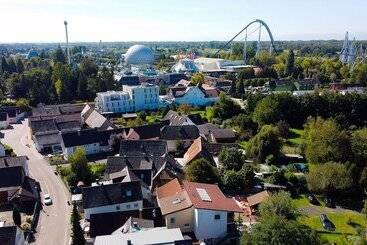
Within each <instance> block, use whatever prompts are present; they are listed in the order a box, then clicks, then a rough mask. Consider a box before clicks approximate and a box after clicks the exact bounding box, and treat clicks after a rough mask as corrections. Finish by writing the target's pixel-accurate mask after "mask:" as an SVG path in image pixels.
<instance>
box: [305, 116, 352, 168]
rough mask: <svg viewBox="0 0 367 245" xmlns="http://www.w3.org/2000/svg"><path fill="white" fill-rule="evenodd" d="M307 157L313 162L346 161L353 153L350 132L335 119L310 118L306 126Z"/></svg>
mask: <svg viewBox="0 0 367 245" xmlns="http://www.w3.org/2000/svg"><path fill="white" fill-rule="evenodd" d="M304 136H305V139H306V141H305V144H306V149H305V153H306V158H307V160H308V161H310V162H312V163H324V162H328V161H336V162H345V161H347V160H348V158H349V157H350V154H351V150H350V140H349V136H348V134H347V133H346V132H345V131H344V130H342V129H341V127H340V126H339V125H338V124H337V123H336V122H335V121H333V120H331V119H329V120H323V119H321V118H317V119H312V120H310V121H309V122H308V123H307V124H306V126H305V134H304Z"/></svg>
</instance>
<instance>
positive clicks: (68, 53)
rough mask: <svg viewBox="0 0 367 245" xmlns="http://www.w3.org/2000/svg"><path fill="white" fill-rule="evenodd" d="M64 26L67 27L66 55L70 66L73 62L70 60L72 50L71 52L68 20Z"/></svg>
mask: <svg viewBox="0 0 367 245" xmlns="http://www.w3.org/2000/svg"><path fill="white" fill-rule="evenodd" d="M64 25H65V35H66V55H67V58H68V64H69V65H70V63H71V60H70V50H69V35H68V22H67V21H66V20H65V21H64Z"/></svg>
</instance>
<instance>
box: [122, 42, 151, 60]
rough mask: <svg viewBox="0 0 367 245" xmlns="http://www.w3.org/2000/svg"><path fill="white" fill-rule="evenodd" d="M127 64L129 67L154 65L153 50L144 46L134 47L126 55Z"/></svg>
mask: <svg viewBox="0 0 367 245" xmlns="http://www.w3.org/2000/svg"><path fill="white" fill-rule="evenodd" d="M125 62H126V64H128V65H146V64H153V63H154V54H153V52H152V50H151V49H150V48H148V47H146V46H144V45H134V46H132V47H130V48H129V49H128V50H127V52H126V54H125Z"/></svg>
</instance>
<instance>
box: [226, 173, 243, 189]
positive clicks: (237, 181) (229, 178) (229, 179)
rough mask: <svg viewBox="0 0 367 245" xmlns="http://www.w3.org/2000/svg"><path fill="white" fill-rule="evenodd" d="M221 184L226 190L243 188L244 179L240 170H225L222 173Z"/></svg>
mask: <svg viewBox="0 0 367 245" xmlns="http://www.w3.org/2000/svg"><path fill="white" fill-rule="evenodd" d="M222 181H223V185H224V186H225V188H226V189H227V190H228V191H234V192H237V191H241V190H243V189H244V188H245V180H244V178H243V177H242V175H241V173H240V172H237V171H234V170H227V171H225V172H224V174H223V180H222Z"/></svg>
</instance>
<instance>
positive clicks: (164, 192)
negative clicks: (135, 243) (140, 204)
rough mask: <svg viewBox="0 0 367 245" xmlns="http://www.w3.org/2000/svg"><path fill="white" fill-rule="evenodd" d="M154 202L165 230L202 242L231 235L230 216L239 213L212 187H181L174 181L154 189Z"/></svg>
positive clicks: (232, 218) (230, 200) (186, 183)
mask: <svg viewBox="0 0 367 245" xmlns="http://www.w3.org/2000/svg"><path fill="white" fill-rule="evenodd" d="M157 200H158V205H159V207H160V208H161V212H162V215H163V216H164V219H165V222H166V226H167V228H169V229H172V228H180V229H181V231H182V232H194V234H195V236H196V238H197V239H198V240H203V241H205V242H215V239H217V238H221V237H224V236H226V235H227V234H228V233H230V232H233V231H234V213H242V209H241V208H240V207H239V206H238V205H237V203H236V202H235V200H234V199H232V198H227V197H226V196H225V195H224V194H223V193H222V191H221V190H220V189H219V187H218V186H217V185H213V184H203V183H194V182H188V181H183V183H182V185H181V184H180V183H179V182H178V180H177V179H175V180H172V181H170V182H168V183H167V184H166V185H164V186H161V187H159V188H158V189H157Z"/></svg>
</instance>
